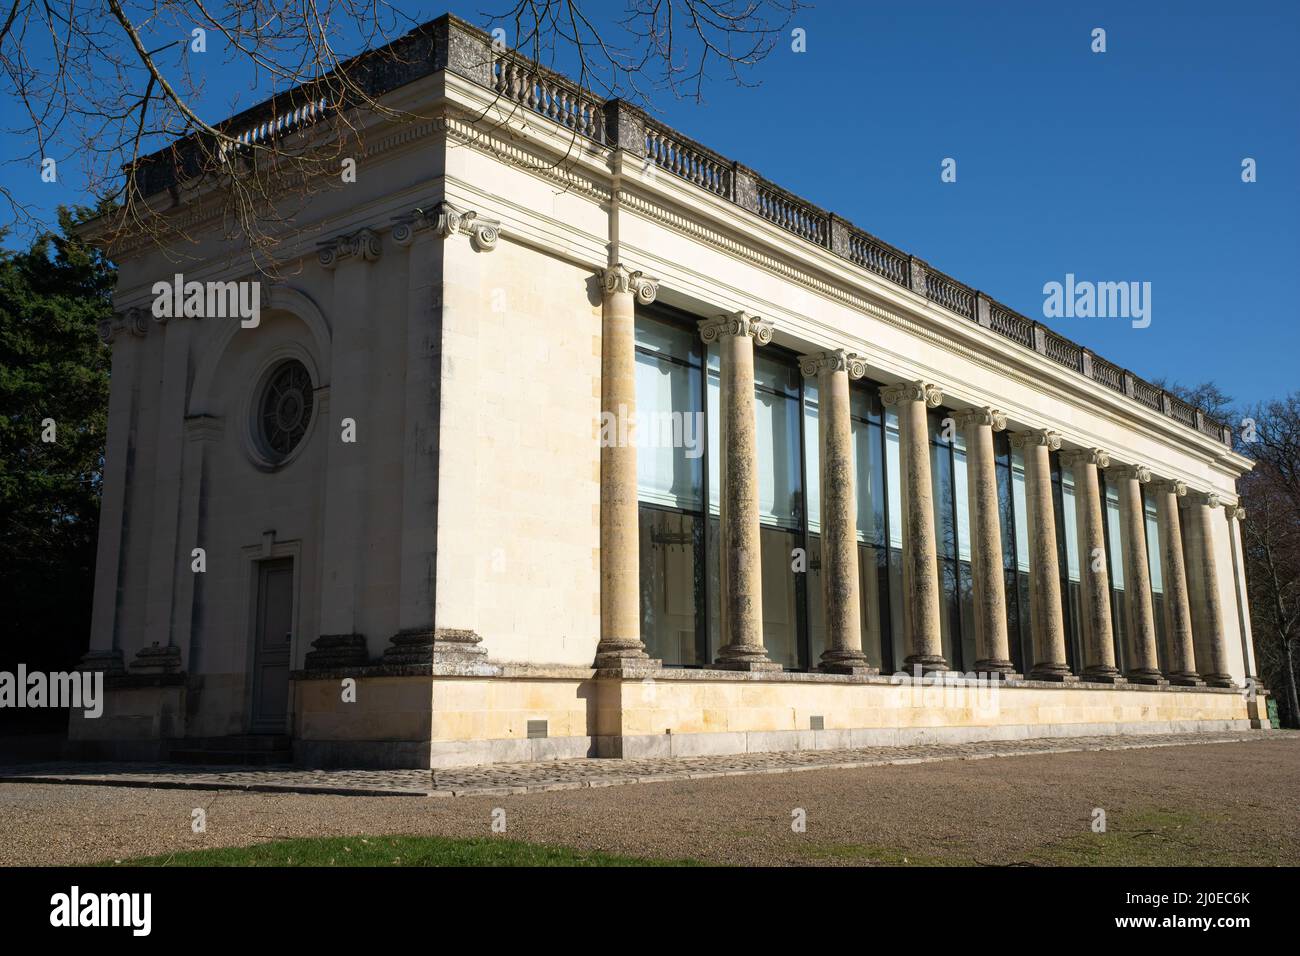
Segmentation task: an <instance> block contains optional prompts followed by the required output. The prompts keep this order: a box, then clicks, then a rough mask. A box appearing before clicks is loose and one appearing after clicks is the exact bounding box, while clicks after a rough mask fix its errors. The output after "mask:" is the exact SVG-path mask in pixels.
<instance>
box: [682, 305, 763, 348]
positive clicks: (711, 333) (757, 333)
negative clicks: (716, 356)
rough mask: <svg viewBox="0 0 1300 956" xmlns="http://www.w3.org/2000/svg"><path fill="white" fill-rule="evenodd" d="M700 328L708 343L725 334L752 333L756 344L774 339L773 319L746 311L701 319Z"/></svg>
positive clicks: (701, 336) (703, 337) (701, 334)
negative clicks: (761, 317) (762, 317)
mask: <svg viewBox="0 0 1300 956" xmlns="http://www.w3.org/2000/svg"><path fill="white" fill-rule="evenodd" d="M699 328H700V338H702V339H703V340H704V341H705V342H706V343H707V342H716V341H717V340H718V339H720V338H722V336H724V335H750V336H753V338H754V344H756V345H766V344H767V343H768V342H771V341H772V328H773V326H772V320H771V319H760V318H759V317H758V316H756V315H752V314H750V313H749V312H745V311H740V312H732V313H731V314H730V315H720V316H718V317H717V318H716V319H701V320H700V322H699Z"/></svg>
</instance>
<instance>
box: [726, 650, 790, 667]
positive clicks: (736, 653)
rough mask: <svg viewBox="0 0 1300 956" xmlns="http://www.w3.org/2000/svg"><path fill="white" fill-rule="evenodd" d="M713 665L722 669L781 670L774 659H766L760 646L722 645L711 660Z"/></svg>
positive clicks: (765, 653) (764, 652) (765, 654)
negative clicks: (753, 647) (717, 653)
mask: <svg viewBox="0 0 1300 956" xmlns="http://www.w3.org/2000/svg"><path fill="white" fill-rule="evenodd" d="M713 666H714V667H716V668H717V669H718V670H723V671H779V670H783V668H782V667H781V665H780V664H778V663H777V662H776V661H772V660H768V658H767V652H766V651H765V650H763V649H762V648H756V649H752V650H751V649H749V648H743V647H738V648H726V647H724V648H723V649H722V651H721V652H720V653H719V655H718V659H717V660H715V661H714V662H713Z"/></svg>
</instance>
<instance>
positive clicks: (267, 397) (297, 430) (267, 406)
mask: <svg viewBox="0 0 1300 956" xmlns="http://www.w3.org/2000/svg"><path fill="white" fill-rule="evenodd" d="M311 411H312V384H311V375H310V374H309V373H308V371H307V367H306V366H305V365H303V364H302V362H299V361H298V360H297V359H290V360H289V361H287V362H284V363H283V364H281V365H280V366H279V367H278V368H276V369H275V370H274V371H273V372H272V373H271V375H270V377H269V378H268V379H267V381H266V385H265V387H264V388H263V389H262V397H261V400H260V401H259V403H258V432H259V437H260V438H261V440H262V444H263V445H264V446H265V449H266V451H267V453H268V454H269V455H270V457H271V458H272V459H274V460H275V461H276V462H281V461H284V459H285V458H287V457H288V456H289V453H290V452H292V451H293V450H294V449H295V448H296V447H298V443H299V442H301V441H302V439H303V436H304V435H305V434H306V433H307V426H308V425H309V424H310V423H311Z"/></svg>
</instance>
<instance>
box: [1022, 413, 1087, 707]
mask: <svg viewBox="0 0 1300 956" xmlns="http://www.w3.org/2000/svg"><path fill="white" fill-rule="evenodd" d="M1011 444H1012V446H1013V447H1015V448H1019V449H1020V450H1021V454H1022V455H1023V456H1024V459H1025V506H1026V508H1025V510H1026V512H1027V514H1028V518H1029V626H1030V630H1031V632H1032V634H1033V648H1034V666H1033V667H1032V668H1030V670H1029V678H1030V680H1051V681H1077V680H1078V679H1079V678H1077V677H1075V676H1074V675H1073V674H1071V673H1070V665H1069V663H1068V662H1067V660H1066V656H1065V617H1064V614H1063V613H1062V609H1061V565H1060V561H1059V560H1058V559H1057V551H1056V509H1055V508H1054V507H1053V505H1052V463H1051V458H1050V453H1051V452H1052V451H1055V450H1056V449H1058V448H1060V447H1061V436H1060V435H1058V434H1057V433H1056V432H1053V431H1048V430H1047V429H1044V428H1034V429H1030V430H1028V431H1022V432H1015V433H1014V434H1013V435H1012V436H1011Z"/></svg>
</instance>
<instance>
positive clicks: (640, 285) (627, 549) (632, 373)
mask: <svg viewBox="0 0 1300 956" xmlns="http://www.w3.org/2000/svg"><path fill="white" fill-rule="evenodd" d="M603 283H604V289H605V297H604V306H603V311H602V317H601V352H600V355H601V358H600V363H601V376H600V410H601V418H602V421H604V420H606V419H607V417H610V416H612V417H613V419H614V420H615V421H616V422H632V421H635V420H636V419H635V416H636V328H635V323H636V303H637V302H641V303H643V304H646V305H648V304H650V303H651V302H653V301H654V299H655V293H656V292H657V291H658V284H657V280H654V279H647V278H646V277H644V276H643V275H642V274H641V273H640V272H630V271H628V269H627V268H625V267H624V266H623V264H622V263H618V264H615V265H613V266H610V267H609V268H608V269H606V270H605V272H604V276H603ZM750 393H751V395H752V393H753V387H752V385H751V388H750ZM602 430H603V429H602ZM612 432H613V433H614V434H622V433H623V430H622V429H619V428H615V429H613V430H612ZM639 537H640V532H639V528H638V519H637V495H636V446H635V444H634V443H633V442H630V441H629V442H622V443H620V442H618V441H605V442H602V443H601V449H600V643H599V644H598V645H597V646H596V666H597V667H600V668H611V667H626V666H627V665H629V664H631V663H633V662H644V663H649V658H648V655H647V654H646V652H645V645H644V644H643V643H642V642H641V581H640V566H639V560H640V551H639V547H638V542H639ZM655 663H657V662H655Z"/></svg>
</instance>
